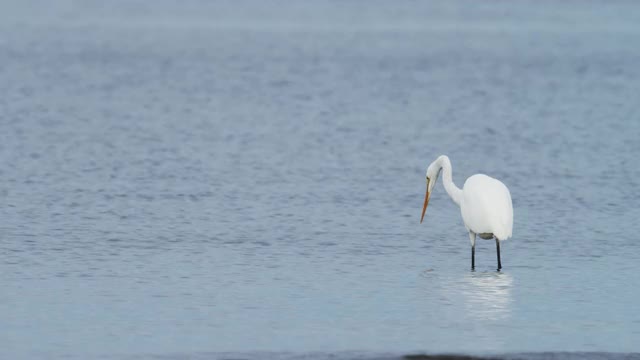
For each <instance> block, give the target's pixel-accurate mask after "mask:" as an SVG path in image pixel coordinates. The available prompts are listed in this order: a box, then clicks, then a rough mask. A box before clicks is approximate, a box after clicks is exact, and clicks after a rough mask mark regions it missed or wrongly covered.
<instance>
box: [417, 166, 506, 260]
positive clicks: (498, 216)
mask: <svg viewBox="0 0 640 360" xmlns="http://www.w3.org/2000/svg"><path fill="white" fill-rule="evenodd" d="M441 170H444V175H443V176H442V184H443V185H444V188H445V190H447V193H448V194H449V196H450V197H451V199H452V200H453V202H455V203H456V204H458V206H460V212H461V213H462V221H463V222H464V226H465V227H466V228H467V230H468V231H469V240H471V269H474V268H475V257H476V234H477V235H479V236H480V237H481V238H482V239H486V240H490V239H494V238H495V239H496V252H497V254H498V270H500V269H502V264H501V262H500V241H504V240H507V239H508V238H510V237H511V230H512V229H513V205H512V203H511V194H510V193H509V189H507V187H506V186H505V185H504V184H503V183H502V182H501V181H499V180H496V179H494V178H492V177H489V176H487V175H483V174H476V175H473V176H471V177H469V178H468V179H467V181H465V182H464V186H463V188H462V190H461V189H460V188H458V187H457V186H456V185H455V184H454V183H453V179H452V175H451V161H449V158H448V157H447V156H446V155H441V156H439V157H438V158H437V159H436V160H435V161H434V162H432V163H431V165H429V167H428V168H427V194H426V195H425V197H424V206H423V207H422V216H421V217H420V223H421V224H422V220H424V213H425V212H426V211H427V205H428V204H429V197H430V196H431V190H433V187H434V186H435V185H436V181H438V176H439V175H440V171H441Z"/></svg>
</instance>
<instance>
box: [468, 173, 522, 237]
mask: <svg viewBox="0 0 640 360" xmlns="http://www.w3.org/2000/svg"><path fill="white" fill-rule="evenodd" d="M460 212H461V213H462V220H463V221H464V225H465V226H466V227H467V229H468V230H471V231H473V232H474V233H476V234H481V233H492V234H493V235H494V236H496V237H497V238H498V239H499V240H506V239H508V238H510V237H511V232H512V229H513V205H512V203H511V194H510V193H509V189H507V187H506V186H505V185H504V184H503V183H502V182H501V181H499V180H496V179H494V178H492V177H489V176H487V175H482V174H477V175H473V176H471V177H469V178H468V179H467V181H465V183H464V187H463V189H462V202H461V204H460Z"/></svg>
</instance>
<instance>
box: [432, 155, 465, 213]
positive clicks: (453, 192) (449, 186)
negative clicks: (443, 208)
mask: <svg viewBox="0 0 640 360" xmlns="http://www.w3.org/2000/svg"><path fill="white" fill-rule="evenodd" d="M438 164H439V165H440V167H441V168H442V185H444V189H445V190H447V194H449V196H450V197H451V200H453V202H455V203H456V204H458V205H460V202H461V201H462V190H460V188H459V187H457V186H456V184H454V183H453V175H452V174H451V161H449V158H448V157H446V156H441V157H439V158H438Z"/></svg>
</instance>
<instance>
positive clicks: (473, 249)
mask: <svg viewBox="0 0 640 360" xmlns="http://www.w3.org/2000/svg"><path fill="white" fill-rule="evenodd" d="M475 268H476V246H475V245H472V246H471V270H473V269H475Z"/></svg>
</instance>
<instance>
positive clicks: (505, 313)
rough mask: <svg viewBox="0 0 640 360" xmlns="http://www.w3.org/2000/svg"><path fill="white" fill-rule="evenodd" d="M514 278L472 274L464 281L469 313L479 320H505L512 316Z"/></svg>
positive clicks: (489, 273) (491, 273) (501, 274)
mask: <svg viewBox="0 0 640 360" xmlns="http://www.w3.org/2000/svg"><path fill="white" fill-rule="evenodd" d="M512 283H513V278H512V277H511V275H509V274H508V273H500V272H493V271H491V272H472V273H469V274H467V275H466V276H465V277H464V278H463V279H462V288H461V292H462V294H463V296H464V298H465V305H466V308H467V313H468V315H469V316H470V317H473V318H476V319H478V320H504V319H507V318H509V317H510V316H511V304H512V298H511V297H512V294H511V290H512Z"/></svg>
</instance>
